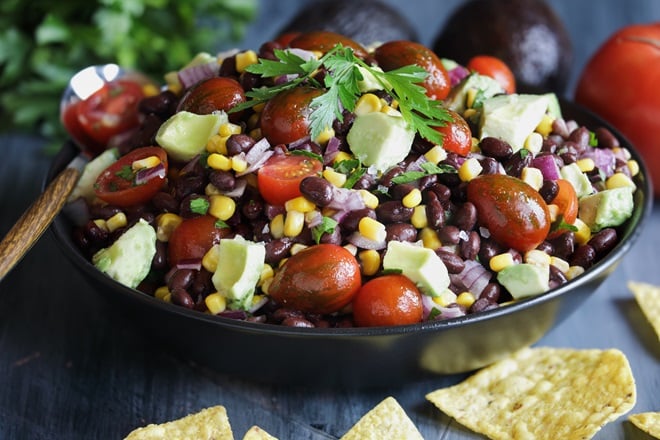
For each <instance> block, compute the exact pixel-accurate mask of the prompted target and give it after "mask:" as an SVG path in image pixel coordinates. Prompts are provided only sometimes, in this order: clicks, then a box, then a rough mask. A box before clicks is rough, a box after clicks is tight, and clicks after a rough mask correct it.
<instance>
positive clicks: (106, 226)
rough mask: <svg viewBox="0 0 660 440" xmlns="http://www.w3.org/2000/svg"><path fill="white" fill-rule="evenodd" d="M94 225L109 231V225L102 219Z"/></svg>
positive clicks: (95, 221)
mask: <svg viewBox="0 0 660 440" xmlns="http://www.w3.org/2000/svg"><path fill="white" fill-rule="evenodd" d="M94 224H95V225H96V226H97V227H98V228H99V229H101V230H102V231H108V223H107V222H106V221H105V220H103V219H102V218H97V219H96V220H94Z"/></svg>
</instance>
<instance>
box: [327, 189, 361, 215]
mask: <svg viewBox="0 0 660 440" xmlns="http://www.w3.org/2000/svg"><path fill="white" fill-rule="evenodd" d="M365 206H366V205H365V204H364V199H362V196H361V195H360V193H359V192H357V191H355V190H352V189H348V188H333V189H332V200H331V201H330V203H329V204H328V207H329V208H332V209H337V210H340V211H354V210H356V209H362V208H364V207H365Z"/></svg>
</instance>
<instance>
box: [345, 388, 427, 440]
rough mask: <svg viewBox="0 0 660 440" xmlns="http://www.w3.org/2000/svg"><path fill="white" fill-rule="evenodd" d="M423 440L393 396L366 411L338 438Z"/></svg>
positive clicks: (353, 439) (351, 439) (354, 439)
mask: <svg viewBox="0 0 660 440" xmlns="http://www.w3.org/2000/svg"><path fill="white" fill-rule="evenodd" d="M389 438H391V439H398V440H424V438H423V437H422V434H420V432H419V431H418V430H417V427H416V426H415V425H414V424H413V422H412V420H410V418H409V417H408V415H407V414H406V412H405V411H404V409H403V408H401V405H399V402H397V401H396V399H395V398H394V397H387V398H386V399H385V400H383V401H382V402H380V403H379V404H378V405H376V406H375V407H374V408H373V409H372V410H371V411H369V412H368V413H366V414H365V415H364V416H362V418H361V419H360V420H359V421H358V422H357V423H356V424H355V425H353V427H352V428H351V429H350V430H349V431H348V432H347V433H346V434H344V436H343V437H342V438H341V439H340V440H383V439H389Z"/></svg>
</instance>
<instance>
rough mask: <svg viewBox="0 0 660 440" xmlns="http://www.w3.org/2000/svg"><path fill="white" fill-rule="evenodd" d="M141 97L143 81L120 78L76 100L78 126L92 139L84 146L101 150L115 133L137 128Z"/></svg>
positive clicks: (97, 151)
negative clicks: (141, 82) (80, 99)
mask: <svg viewBox="0 0 660 440" xmlns="http://www.w3.org/2000/svg"><path fill="white" fill-rule="evenodd" d="M142 98H144V92H143V91H142V86H141V85H140V84H138V83H137V82H135V81H131V80H128V79H118V80H116V81H112V82H109V83H107V84H105V85H104V86H103V87H102V88H101V89H99V90H97V91H96V92H94V93H93V94H92V95H91V96H89V97H88V98H87V99H85V100H84V101H80V102H79V103H78V104H76V105H75V111H76V114H77V122H78V126H79V129H80V130H82V131H83V132H84V133H85V134H86V137H87V139H86V140H87V141H88V142H91V143H90V144H89V145H88V144H85V146H86V147H88V148H89V149H90V150H91V151H92V152H93V153H97V154H98V153H100V152H102V151H103V150H105V148H106V146H107V145H108V143H109V142H110V139H112V138H113V137H114V136H116V135H118V134H121V133H125V132H127V131H129V130H131V129H134V128H136V127H137V126H138V125H139V124H140V117H139V116H140V114H139V111H138V104H139V103H140V100H141V99H142ZM67 128H68V127H67ZM74 130H75V131H77V130H76V129H74Z"/></svg>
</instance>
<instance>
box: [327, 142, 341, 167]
mask: <svg viewBox="0 0 660 440" xmlns="http://www.w3.org/2000/svg"><path fill="white" fill-rule="evenodd" d="M340 146H341V141H340V140H339V138H338V137H337V136H333V137H331V138H330V139H328V143H327V144H326V146H325V152H324V153H323V164H324V165H330V164H331V163H332V161H333V160H335V157H336V156H337V154H338V153H339V147H340Z"/></svg>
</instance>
